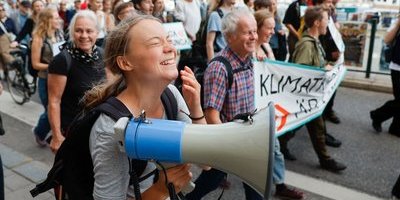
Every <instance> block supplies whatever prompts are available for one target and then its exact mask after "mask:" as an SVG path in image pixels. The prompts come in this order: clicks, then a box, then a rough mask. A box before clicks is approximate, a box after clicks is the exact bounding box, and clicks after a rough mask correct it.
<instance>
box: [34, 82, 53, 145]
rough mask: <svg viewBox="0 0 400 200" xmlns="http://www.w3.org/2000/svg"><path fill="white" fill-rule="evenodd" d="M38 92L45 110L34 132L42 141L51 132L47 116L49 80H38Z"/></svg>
mask: <svg viewBox="0 0 400 200" xmlns="http://www.w3.org/2000/svg"><path fill="white" fill-rule="evenodd" d="M38 92H39V98H40V102H41V103H42V105H43V108H44V112H43V113H42V114H41V115H40V117H39V120H38V123H37V125H36V127H35V128H34V129H33V132H34V133H35V134H36V135H37V136H38V137H39V139H40V140H44V139H45V138H46V136H47V134H48V133H49V132H50V124H49V117H48V116H47V104H48V97H47V79H44V78H39V79H38Z"/></svg>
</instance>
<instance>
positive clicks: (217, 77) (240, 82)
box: [203, 47, 255, 123]
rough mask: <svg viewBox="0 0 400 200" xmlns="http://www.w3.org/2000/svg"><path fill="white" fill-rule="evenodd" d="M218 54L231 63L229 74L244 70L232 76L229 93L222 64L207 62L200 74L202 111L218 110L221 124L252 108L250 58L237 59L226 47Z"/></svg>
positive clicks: (252, 88)
mask: <svg viewBox="0 0 400 200" xmlns="http://www.w3.org/2000/svg"><path fill="white" fill-rule="evenodd" d="M218 55H221V56H223V57H224V58H226V59H227V60H228V61H229V62H230V63H231V65H232V71H233V70H235V69H239V68H247V69H248V70H244V71H240V72H237V73H234V74H233V83H232V86H231V88H230V89H229V90H227V89H228V75H227V71H226V68H225V66H224V64H223V63H221V62H219V61H214V62H211V63H209V65H208V67H207V69H206V71H205V73H204V82H203V88H204V108H214V109H216V110H218V111H219V112H220V117H221V121H222V122H223V123H225V122H229V121H231V120H232V119H233V117H235V116H236V115H237V114H241V113H247V112H252V111H254V109H255V107H254V75H253V70H252V69H253V63H252V62H251V58H250V56H249V57H248V58H246V59H245V60H241V59H240V58H239V57H238V55H237V54H236V53H235V52H233V51H232V50H231V49H230V48H229V47H226V48H225V49H223V50H222V51H221V52H220V53H219V54H218ZM218 55H217V56H218Z"/></svg>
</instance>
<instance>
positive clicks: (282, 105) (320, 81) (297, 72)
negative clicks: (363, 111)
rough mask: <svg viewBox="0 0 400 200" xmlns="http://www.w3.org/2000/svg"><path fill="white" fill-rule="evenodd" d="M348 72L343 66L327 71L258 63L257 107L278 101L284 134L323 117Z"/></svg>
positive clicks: (279, 129) (278, 121) (279, 122)
mask: <svg viewBox="0 0 400 200" xmlns="http://www.w3.org/2000/svg"><path fill="white" fill-rule="evenodd" d="M340 63H342V62H340ZM345 73H346V68H345V67H344V66H343V64H337V65H335V66H334V67H333V69H332V70H330V71H325V70H323V69H319V68H316V67H310V66H304V65H298V64H293V63H286V62H278V61H270V60H266V61H264V62H254V82H255V104H256V108H258V109H260V108H263V107H266V106H267V105H268V102H271V101H272V102H274V104H275V114H276V117H275V118H276V128H277V132H276V133H277V135H282V134H284V133H286V132H287V131H290V130H293V129H295V128H298V127H300V126H302V125H304V124H305V123H307V122H309V121H310V120H312V119H314V118H315V117H318V116H319V115H321V114H322V111H323V109H324V108H325V106H326V104H327V103H328V101H329V100H330V98H331V97H332V95H333V93H334V92H335V90H336V88H337V87H338V86H339V84H340V82H341V81H342V79H343V78H344V76H345Z"/></svg>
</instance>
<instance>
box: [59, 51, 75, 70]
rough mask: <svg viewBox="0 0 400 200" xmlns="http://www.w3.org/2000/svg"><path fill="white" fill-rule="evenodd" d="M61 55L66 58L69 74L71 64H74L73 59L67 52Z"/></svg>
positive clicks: (62, 52)
mask: <svg viewBox="0 0 400 200" xmlns="http://www.w3.org/2000/svg"><path fill="white" fill-rule="evenodd" d="M61 54H62V55H63V56H64V58H65V62H66V64H67V72H68V73H69V70H70V69H71V63H72V57H71V55H70V54H69V53H68V51H67V50H65V49H64V50H62V51H61Z"/></svg>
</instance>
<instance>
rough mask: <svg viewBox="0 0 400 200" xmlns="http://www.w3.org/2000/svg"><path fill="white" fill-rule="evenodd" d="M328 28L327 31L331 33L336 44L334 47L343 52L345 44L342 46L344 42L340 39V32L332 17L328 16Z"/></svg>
mask: <svg viewBox="0 0 400 200" xmlns="http://www.w3.org/2000/svg"><path fill="white" fill-rule="evenodd" d="M328 29H329V32H330V33H331V36H332V38H333V41H334V42H335V44H336V47H337V48H338V50H339V51H340V53H343V52H344V50H345V46H344V42H343V39H342V35H341V34H340V32H339V30H338V29H337V28H336V25H335V22H334V21H333V19H332V17H329V22H328Z"/></svg>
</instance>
